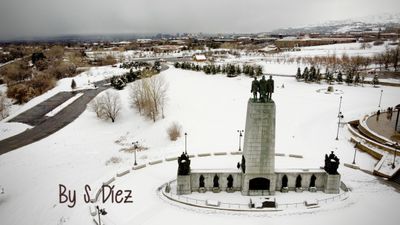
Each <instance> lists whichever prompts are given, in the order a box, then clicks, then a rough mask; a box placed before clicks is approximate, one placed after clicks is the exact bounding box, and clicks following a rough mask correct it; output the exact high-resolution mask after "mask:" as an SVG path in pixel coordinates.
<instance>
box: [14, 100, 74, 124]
mask: <svg viewBox="0 0 400 225" xmlns="http://www.w3.org/2000/svg"><path fill="white" fill-rule="evenodd" d="M76 93H77V92H76ZM76 93H72V92H60V93H57V94H56V95H54V96H53V97H51V98H49V99H47V100H46V101H43V102H41V103H39V104H37V105H36V106H34V107H32V108H30V109H28V110H26V111H25V112H23V113H21V114H19V115H17V116H16V117H14V118H12V119H11V120H9V122H18V123H25V124H29V125H31V126H37V125H39V124H41V123H43V122H44V121H45V120H47V118H48V117H46V116H45V115H46V114H47V113H48V112H50V111H51V110H53V109H55V108H56V107H57V106H59V105H61V104H62V103H64V102H65V101H67V100H68V99H70V98H71V97H73V96H74V95H75V94H76Z"/></svg>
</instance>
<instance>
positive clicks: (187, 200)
mask: <svg viewBox="0 0 400 225" xmlns="http://www.w3.org/2000/svg"><path fill="white" fill-rule="evenodd" d="M175 181H176V180H172V181H170V182H168V183H165V184H163V185H162V186H160V187H159V188H158V191H159V192H161V193H162V195H164V196H165V197H167V198H168V199H170V200H172V201H176V202H180V203H183V204H186V205H191V206H196V207H201V208H210V209H219V210H233V211H279V210H282V209H288V208H297V207H301V206H304V207H305V202H304V201H302V202H294V203H283V204H278V203H276V208H263V209H257V208H250V207H249V205H250V204H249V203H250V202H249V203H246V204H245V203H230V202H229V203H228V202H220V201H218V202H217V203H218V204H215V203H214V204H210V203H208V202H207V200H203V199H195V198H191V197H187V196H184V195H177V194H175V193H172V192H171V191H170V192H166V191H165V189H166V186H167V185H170V184H171V183H173V182H175ZM343 185H344V183H343ZM343 185H341V188H342V190H343V191H344V192H343V193H341V194H339V195H335V196H332V197H329V198H323V199H316V200H315V202H316V204H317V205H320V204H327V203H330V202H334V201H338V200H344V199H347V198H348V189H347V187H346V188H343V187H345V185H344V186H343Z"/></svg>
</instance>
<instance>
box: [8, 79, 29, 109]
mask: <svg viewBox="0 0 400 225" xmlns="http://www.w3.org/2000/svg"><path fill="white" fill-rule="evenodd" d="M34 92H35V91H34V90H33V88H32V87H29V86H28V85H26V84H23V83H21V84H16V85H13V86H11V87H8V89H7V97H9V98H13V99H15V100H16V103H17V104H22V103H25V102H28V101H29V100H30V99H31V98H32V97H33V96H34Z"/></svg>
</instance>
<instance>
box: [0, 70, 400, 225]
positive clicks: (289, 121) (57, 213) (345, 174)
mask: <svg viewBox="0 0 400 225" xmlns="http://www.w3.org/2000/svg"><path fill="white" fill-rule="evenodd" d="M111 69H112V68H110V67H105V68H97V69H96V70H97V72H94V71H92V72H93V74H104V76H106V74H107V75H108V74H111V73H113V72H118V71H109V70H111ZM88 73H90V71H89V72H87V73H86V74H87V75H84V74H83V75H81V76H89V74H88ZM93 74H92V75H93ZM160 76H163V77H164V78H165V79H166V81H167V82H168V84H169V91H168V103H167V107H166V112H165V115H166V118H165V119H162V120H159V121H157V122H156V123H153V122H152V121H150V120H148V119H146V118H144V117H141V116H140V115H138V113H137V112H136V111H135V110H134V109H132V108H130V106H129V105H130V104H129V88H125V89H124V90H122V91H115V90H113V91H115V92H117V93H119V95H120V96H121V99H122V101H123V102H122V103H123V110H122V112H121V115H120V117H119V118H117V120H116V122H115V123H111V122H110V121H101V120H98V119H97V118H96V116H95V113H94V112H91V111H90V110H86V111H85V112H84V113H83V114H82V115H81V116H80V117H79V118H77V119H76V120H75V121H74V122H72V123H71V124H69V125H68V126H66V127H65V128H63V129H62V130H60V131H58V132H56V133H55V134H52V135H50V136H49V137H48V138H46V139H43V140H41V141H38V142H36V143H33V144H31V145H28V146H25V147H22V148H20V149H18V150H16V151H12V152H9V153H7V154H4V155H1V156H0V186H1V187H3V188H4V189H5V194H3V195H0V218H1V224H7V225H9V224H10V225H12V224H43V225H46V224H92V223H93V221H91V217H90V215H89V210H88V205H87V204H86V203H84V201H83V191H84V185H85V184H90V185H92V184H98V183H100V182H103V181H106V180H108V179H109V178H110V177H111V176H114V175H115V174H116V173H117V172H118V171H120V170H123V169H127V168H130V167H131V166H132V165H133V158H134V157H133V154H132V153H126V152H122V151H120V150H121V149H122V148H124V147H127V146H130V143H132V142H133V141H139V142H140V144H142V145H144V146H146V147H148V148H149V149H148V150H145V151H142V152H139V153H138V154H137V157H138V163H145V162H148V161H150V160H155V159H159V158H163V157H169V156H175V155H178V154H179V153H180V152H182V151H183V149H184V138H180V139H178V141H176V142H171V141H169V139H168V137H167V133H166V129H167V127H168V126H170V124H171V123H172V122H174V121H177V122H178V123H180V124H181V125H182V127H183V131H184V132H187V133H188V151H189V153H194V154H196V153H202V152H203V153H204V152H219V151H235V150H237V147H238V143H237V142H238V134H237V132H236V130H238V129H244V126H245V115H246V104H247V100H248V98H249V97H250V95H251V94H250V84H251V79H250V78H249V77H246V76H239V77H236V78H227V77H226V76H222V75H205V74H204V73H202V72H193V71H183V70H177V69H173V68H172V67H170V69H169V70H167V71H164V72H162V73H161V75H160ZM75 79H76V80H78V81H77V83H78V86H79V85H80V81H79V79H78V78H75ZM82 79H83V78H82ZM85 79H86V80H83V81H82V82H83V83H86V82H87V79H88V78H85ZM94 79H95V78H90V80H91V81H94ZM274 79H275V84H276V89H275V93H274V95H273V99H274V100H275V102H276V106H277V110H276V111H277V121H276V152H279V153H285V154H289V153H294V154H301V155H303V156H304V158H303V159H298V160H282V159H279V158H277V163H276V166H277V168H288V167H290V168H299V167H300V168H301V167H310V168H318V167H319V166H321V165H322V163H323V158H324V155H325V154H326V153H329V152H330V151H332V150H333V151H335V153H336V154H337V155H338V157H339V158H340V159H341V163H351V162H352V160H353V154H354V149H353V145H352V144H351V143H350V142H349V141H348V139H349V137H350V134H349V132H348V131H347V130H346V129H345V128H341V129H340V135H339V141H335V140H334V138H335V136H336V128H337V117H336V116H337V113H338V104H339V95H335V94H324V93H322V92H321V93H319V92H317V90H318V89H321V88H324V87H326V85H318V84H306V83H303V82H296V81H295V79H294V78H283V77H275V78H274ZM81 84H82V83H81ZM282 84H284V86H285V88H280V87H281V86H282ZM69 85H70V80H67V81H65V84H64V85H59V86H58V87H57V88H60V89H68V87H69ZM64 86H65V87H64ZM335 88H336V89H341V90H342V91H343V103H342V111H343V114H344V118H345V120H347V121H348V120H352V119H358V118H360V117H362V116H363V115H365V114H366V113H369V112H371V111H376V110H377V109H378V102H379V94H380V90H381V89H380V88H373V87H371V86H365V87H349V86H347V85H337V86H335ZM382 89H383V90H384V93H385V95H384V97H383V99H382V108H387V107H388V106H393V105H395V104H398V99H399V98H398V97H399V96H400V89H399V88H395V87H382ZM45 95H47V93H46V94H45ZM38 98H44V97H43V96H40V97H38ZM27 104H31V103H27ZM23 107H24V106H23ZM21 110H22V108H21ZM3 126H4V124H0V127H3ZM117 140H119V141H118V142H117V143H116V141H117ZM111 157H117V158H120V159H121V162H119V163H116V164H108V165H106V161H108V160H109V159H110V158H111ZM220 157H221V158H218V159H220V160H223V162H225V163H226V164H227V165H228V164H230V163H227V162H229V161H230V160H231V162H232V165H233V167H234V166H235V165H236V162H237V159H236V158H235V157H228V156H220ZM206 158H207V157H206ZM206 158H204V159H198V158H194V159H193V165H196V167H200V168H201V167H208V166H213V165H216V164H218V162H214V163H209V161H208V160H205V159H206ZM356 161H357V164H358V165H360V167H361V168H363V169H367V170H372V169H373V167H374V165H375V163H376V161H375V160H374V159H372V158H371V157H370V156H369V155H367V154H364V153H361V152H358V153H357V159H356ZM176 169H177V163H176V162H168V163H167V162H165V163H162V164H158V165H155V166H151V167H149V168H145V169H143V170H140V171H136V172H133V173H131V174H129V175H127V176H125V177H123V178H119V179H118V180H117V181H116V183H115V184H116V185H117V188H119V189H125V188H129V189H131V190H132V191H133V202H134V203H132V204H106V205H105V206H104V207H105V208H106V210H107V211H109V214H108V215H107V216H106V218H105V219H106V221H107V220H108V221H109V223H108V224H161V223H163V224H164V223H167V224H170V223H178V224H184V223H187V222H186V221H187V220H189V219H190V218H196V220H191V221H192V222H191V224H205V223H206V224H247V223H255V224H265V223H271V224H283V223H286V222H289V223H294V222H296V223H297V224H321V223H323V224H338V223H339V224H359V223H363V224H377V223H381V222H382V221H385V224H397V222H396V220H397V219H398V216H397V209H398V207H399V206H400V205H399V202H400V195H399V193H398V192H397V191H396V190H395V189H394V188H393V187H390V186H388V185H386V184H384V183H382V182H381V181H380V180H379V179H377V178H376V177H374V176H371V175H368V174H365V173H363V172H360V171H355V170H352V169H349V168H345V167H343V166H342V165H341V166H340V168H339V171H340V173H341V174H342V180H343V181H344V182H345V183H346V184H347V185H348V186H349V187H351V188H352V189H353V192H352V193H351V197H350V198H349V199H348V200H346V201H343V202H339V203H335V204H332V205H329V206H324V207H321V208H319V209H313V210H310V209H298V210H290V211H283V212H280V213H272V214H255V215H248V214H246V215H242V214H239V215H242V216H238V214H230V213H224V212H215V211H212V210H211V211H209V210H197V209H192V208H190V207H185V206H176V205H174V204H172V205H171V204H170V203H168V202H165V201H164V200H162V199H160V198H159V197H158V196H157V194H156V189H157V188H158V187H159V186H161V185H162V184H163V183H165V182H166V181H169V180H171V179H173V178H174V177H175V175H176ZM59 184H63V185H65V186H67V187H68V188H69V189H75V190H77V203H76V205H75V206H74V207H73V208H68V207H67V205H66V204H60V203H59V199H58V185H59ZM94 188H95V187H94V186H93V189H94ZM93 192H94V191H93ZM380 216H381V217H380Z"/></svg>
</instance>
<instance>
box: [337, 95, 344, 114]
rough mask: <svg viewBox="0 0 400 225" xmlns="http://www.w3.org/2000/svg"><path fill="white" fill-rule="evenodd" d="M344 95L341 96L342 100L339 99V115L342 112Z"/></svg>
mask: <svg viewBox="0 0 400 225" xmlns="http://www.w3.org/2000/svg"><path fill="white" fill-rule="evenodd" d="M342 98H343V97H342V96H340V101H339V111H338V116H339V114H340V111H341V108H342Z"/></svg>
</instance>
